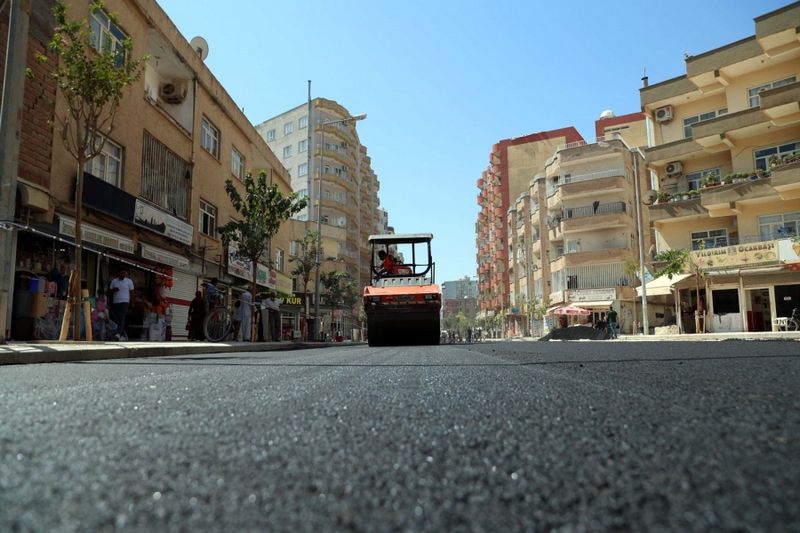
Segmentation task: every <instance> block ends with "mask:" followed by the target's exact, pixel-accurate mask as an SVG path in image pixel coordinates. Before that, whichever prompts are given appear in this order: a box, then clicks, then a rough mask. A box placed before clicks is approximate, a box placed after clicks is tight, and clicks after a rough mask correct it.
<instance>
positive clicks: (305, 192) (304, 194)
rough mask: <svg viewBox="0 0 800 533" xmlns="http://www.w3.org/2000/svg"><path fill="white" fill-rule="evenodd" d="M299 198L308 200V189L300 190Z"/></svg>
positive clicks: (298, 192)
mask: <svg viewBox="0 0 800 533" xmlns="http://www.w3.org/2000/svg"><path fill="white" fill-rule="evenodd" d="M297 196H298V197H299V198H308V189H298V190H297Z"/></svg>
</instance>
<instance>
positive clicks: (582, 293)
mask: <svg viewBox="0 0 800 533" xmlns="http://www.w3.org/2000/svg"><path fill="white" fill-rule="evenodd" d="M565 297H566V299H565V300H564V301H566V302H572V303H574V304H579V303H581V302H597V301H603V300H616V299H617V290H616V289H614V288H610V289H576V290H568V291H566V294H565Z"/></svg>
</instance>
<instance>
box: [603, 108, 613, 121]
mask: <svg viewBox="0 0 800 533" xmlns="http://www.w3.org/2000/svg"><path fill="white" fill-rule="evenodd" d="M604 118H614V112H613V111H612V110H611V109H606V110H605V111H603V112H602V113H600V119H601V120H602V119H604Z"/></svg>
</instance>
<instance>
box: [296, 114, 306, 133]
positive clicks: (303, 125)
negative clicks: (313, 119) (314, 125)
mask: <svg viewBox="0 0 800 533" xmlns="http://www.w3.org/2000/svg"><path fill="white" fill-rule="evenodd" d="M297 123H298V124H299V126H300V129H301V130H302V129H303V128H307V127H308V115H303V116H302V117H300V120H298V121H297Z"/></svg>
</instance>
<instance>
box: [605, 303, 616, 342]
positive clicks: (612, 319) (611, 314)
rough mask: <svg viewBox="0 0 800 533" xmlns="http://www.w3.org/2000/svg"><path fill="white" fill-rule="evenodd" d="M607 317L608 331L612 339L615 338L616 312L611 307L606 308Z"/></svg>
mask: <svg viewBox="0 0 800 533" xmlns="http://www.w3.org/2000/svg"><path fill="white" fill-rule="evenodd" d="M606 318H607V319H608V331H609V333H610V334H611V338H612V339H616V338H617V312H616V311H614V308H613V307H609V308H608V315H607V316H606Z"/></svg>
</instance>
